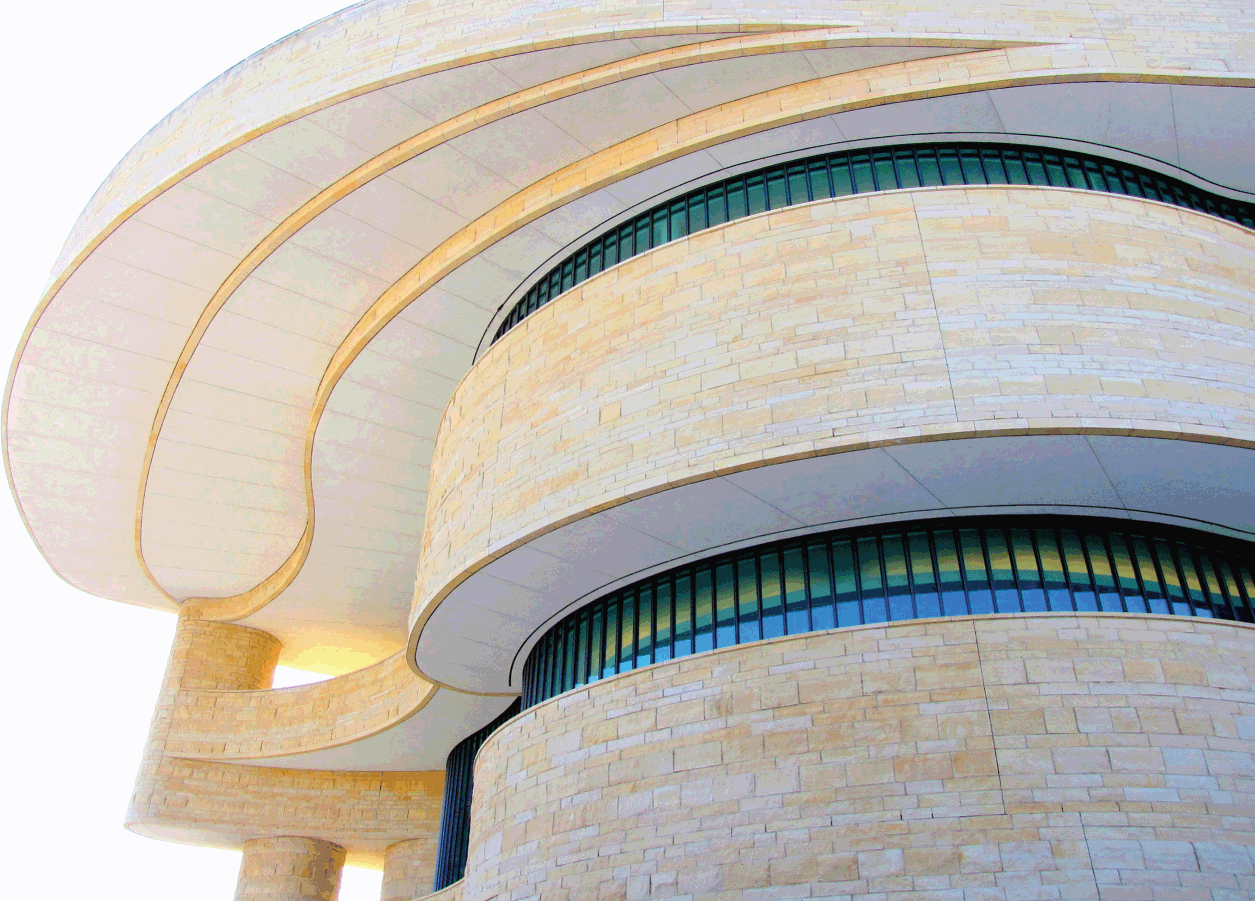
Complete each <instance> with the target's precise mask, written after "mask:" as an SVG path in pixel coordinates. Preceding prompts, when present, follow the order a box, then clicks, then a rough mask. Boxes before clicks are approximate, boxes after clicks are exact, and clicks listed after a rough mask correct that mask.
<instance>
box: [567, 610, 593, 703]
mask: <svg viewBox="0 0 1255 901" xmlns="http://www.w3.org/2000/svg"><path fill="white" fill-rule="evenodd" d="M590 618H591V612H590V611H588V610H582V611H580V619H579V625H578V626H577V627H576V630H575V640H574V641H572V642H571V646H572V648H573V650H574V651H575V678H574V679H573V680H572V683H571V687H572V688H575V687H576V686H580V685H583V684H584V683H586V682H587V681H588V644H589V642H588V632H589V628H590V626H591V622H590Z"/></svg>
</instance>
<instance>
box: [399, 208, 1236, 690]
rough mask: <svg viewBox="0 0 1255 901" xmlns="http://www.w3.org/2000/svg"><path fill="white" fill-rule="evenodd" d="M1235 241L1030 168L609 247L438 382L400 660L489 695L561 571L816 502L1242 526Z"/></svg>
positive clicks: (685, 548)
mask: <svg viewBox="0 0 1255 901" xmlns="http://www.w3.org/2000/svg"><path fill="white" fill-rule="evenodd" d="M864 223H866V224H864ZM1061 236H1066V237H1061ZM1253 266H1255V237H1253V236H1252V235H1250V234H1249V233H1247V232H1246V231H1245V230H1243V229H1240V228H1237V227H1235V226H1231V225H1228V224H1226V223H1223V222H1219V221H1208V218H1207V217H1204V216H1201V215H1199V214H1195V213H1191V212H1189V211H1182V210H1177V209H1175V208H1171V207H1167V206H1166V205H1163V204H1157V203H1151V202H1144V201H1134V200H1131V199H1127V198H1121V197H1112V196H1106V195H1103V196H1099V195H1095V194H1092V193H1089V192H1076V191H1068V190H1060V189H1044V188H1043V189H1000V188H979V189H977V188H969V189H948V188H944V189H927V190H916V191H904V192H897V193H892V194H883V195H872V196H865V197H862V198H858V199H850V198H847V199H845V200H841V201H835V202H834V201H826V202H822V203H814V204H810V205H808V206H805V207H796V208H791V209H788V210H783V211H781V212H779V213H769V214H763V215H760V216H758V217H753V218H751V219H746V220H740V222H738V223H733V224H731V225H728V226H723V227H721V228H719V229H715V230H712V231H709V232H704V233H701V234H700V235H697V236H694V237H691V238H687V239H683V240H681V241H680V242H677V243H676V244H673V245H667V246H665V247H663V248H660V249H659V250H656V251H651V252H650V253H647V254H645V255H643V256H641V257H636V258H634V259H633V260H631V261H629V262H627V263H624V264H620V265H619V266H617V267H615V268H614V269H611V270H609V271H607V272H606V273H603V274H602V275H599V276H597V277H596V278H594V279H591V280H590V281H588V282H586V283H584V285H582V286H581V287H579V288H577V289H575V290H573V291H571V292H570V293H569V294H567V295H565V296H564V297H563V298H561V299H559V300H558V301H556V302H555V303H553V304H550V305H548V306H547V307H545V308H544V309H543V310H540V311H538V312H537V313H535V314H533V315H532V316H531V317H529V318H528V319H527V320H525V321H524V323H523V324H522V325H521V326H520V327H519V328H518V329H516V330H515V331H514V332H512V333H511V335H510V336H507V338H506V339H504V340H503V341H501V342H500V343H499V344H498V345H496V347H494V349H493V351H492V352H490V353H489V354H487V355H485V357H484V358H483V359H482V360H481V361H480V363H479V364H478V365H477V366H476V368H475V369H474V370H473V371H472V373H471V375H470V376H469V377H468V378H467V379H466V380H464V382H463V383H462V384H461V385H460V386H459V388H458V391H457V393H456V394H455V397H454V399H453V401H452V402H451V403H450V405H449V408H448V410H447V411H446V415H445V419H444V422H443V424H442V432H441V440H440V444H439V445H438V448H437V456H436V459H435V461H434V464H433V483H432V490H431V495H430V500H429V506H428V524H427V530H426V533H425V545H424V553H423V557H422V562H421V563H420V570H419V580H418V590H417V593H416V598H415V607H414V616H413V626H412V630H411V638H410V645H411V649H413V650H414V652H415V655H416V658H417V666H418V668H419V670H420V672H423V673H424V674H425V675H426V676H427V677H428V678H430V679H432V680H433V681H435V682H437V683H438V684H444V685H450V686H455V687H458V688H459V689H462V690H466V689H472V690H477V691H486V690H497V691H504V690H506V689H507V687H509V686H511V685H514V684H516V681H515V679H512V678H511V677H510V666H511V664H510V661H511V659H513V658H514V655H515V651H516V650H517V649H518V648H519V647H520V645H522V644H523V643H524V642H525V641H526V640H527V637H528V635H529V634H531V630H532V628H534V627H535V626H538V625H539V624H540V623H541V622H543V621H545V620H546V619H548V617H549V616H551V615H552V614H554V613H555V612H557V611H558V610H560V609H561V608H562V607H564V606H566V605H567V604H568V603H571V602H573V601H575V600H577V599H578V598H579V597H583V596H586V595H587V594H589V593H591V592H596V591H601V590H604V589H605V588H607V587H610V586H613V585H615V584H617V582H618V581H619V580H621V579H625V578H627V577H628V576H629V575H630V574H635V575H639V574H641V573H644V572H649V571H652V570H653V569H654V568H656V567H660V566H661V565H663V563H664V562H674V561H677V560H684V559H689V558H691V556H692V555H701V554H703V553H704V552H707V551H712V550H714V549H715V548H717V547H719V548H724V547H727V546H728V545H729V544H730V543H731V544H735V543H736V542H741V541H747V540H749V539H752V538H756V537H762V536H767V535H780V536H782V537H783V535H785V534H790V533H793V532H798V531H807V530H814V529H817V528H819V527H821V526H824V525H827V526H829V527H831V526H832V524H834V523H835V524H841V523H855V522H859V521H864V520H867V519H869V518H905V517H908V516H913V517H920V516H928V515H937V514H939V513H947V514H951V515H953V514H955V513H959V512H976V511H979V510H989V509H993V508H996V509H999V510H1002V511H1007V512H1009V511H1011V510H1021V511H1026V510H1038V509H1049V510H1056V511H1060V512H1067V511H1073V512H1081V511H1088V512H1095V513H1099V512H1102V513H1108V514H1110V513H1114V514H1115V515H1117V516H1121V517H1128V516H1133V517H1134V518H1145V517H1151V518H1155V517H1162V518H1165V519H1172V520H1175V521H1178V522H1184V523H1189V524H1194V525H1199V524H1203V525H1204V527H1206V528H1212V529H1216V530H1220V531H1224V530H1229V531H1231V532H1233V533H1247V534H1249V533H1255V517H1253V515H1252V514H1251V512H1250V511H1249V509H1248V507H1249V505H1248V504H1246V503H1245V502H1244V501H1243V498H1247V497H1249V496H1250V495H1251V493H1252V492H1255V466H1253V465H1252V456H1251V449H1252V448H1255V396H1252V394H1251V389H1250V385H1251V384H1252V383H1253V382H1252V373H1251V366H1252V360H1253V358H1252V356H1251V353H1250V348H1251V347H1252V346H1255V319H1253V318H1252V300H1253V298H1252V295H1251V291H1250V287H1249V283H1248V282H1247V281H1246V279H1245V276H1244V273H1245V272H1246V271H1249V269H1250V268H1252V267H1253ZM725 269H726V271H725ZM1203 271H1205V272H1206V273H1207V274H1206V275H1205V276H1204V275H1200V274H1199V273H1200V272H1203ZM528 323H532V325H528ZM626 376H630V378H629V377H626ZM608 386H609V387H608ZM593 395H595V396H596V403H595V404H594V405H593V406H590V404H593V401H592V400H591V397H592V396H593ZM1204 398H1205V400H1204ZM1086 436H1094V437H1092V438H1091V437H1086ZM961 439H966V440H961ZM1164 439H1186V440H1164ZM1223 445H1229V446H1227V447H1225V446H1223ZM809 458H816V459H809ZM993 473H997V475H996V476H994V475H993ZM485 498H490V499H491V500H490V501H485ZM454 597H456V598H457V603H456V604H453V605H450V606H449V607H448V608H444V607H443V605H444V603H445V602H446V601H447V600H449V599H451V598H454ZM442 609H448V610H452V609H457V610H459V611H461V615H460V617H453V616H452V615H444V616H442V615H441V610H442ZM468 609H473V610H475V612H476V615H475V616H474V617H467V616H466V615H465V611H466V610H468ZM514 676H515V677H517V673H514Z"/></svg>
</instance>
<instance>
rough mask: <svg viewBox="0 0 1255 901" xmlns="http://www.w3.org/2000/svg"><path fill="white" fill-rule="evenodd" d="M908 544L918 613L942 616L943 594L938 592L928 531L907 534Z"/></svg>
mask: <svg viewBox="0 0 1255 901" xmlns="http://www.w3.org/2000/svg"><path fill="white" fill-rule="evenodd" d="M907 544H908V545H909V546H910V549H911V588H912V590H913V591H914V593H915V610H916V613H917V615H919V616H921V617H933V616H941V596H940V595H939V594H938V593H937V575H936V573H935V572H934V571H933V554H932V548H930V547H929V544H928V533H927V532H912V533H911V534H910V535H908V536H907Z"/></svg>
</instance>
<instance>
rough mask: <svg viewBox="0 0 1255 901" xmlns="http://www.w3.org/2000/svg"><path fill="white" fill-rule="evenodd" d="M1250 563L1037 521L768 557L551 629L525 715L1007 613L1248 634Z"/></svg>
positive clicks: (1084, 522) (1161, 532)
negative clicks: (1228, 628) (699, 672)
mask: <svg viewBox="0 0 1255 901" xmlns="http://www.w3.org/2000/svg"><path fill="white" fill-rule="evenodd" d="M1253 551H1255V546H1252V545H1251V544H1249V543H1246V542H1241V541H1237V540H1230V539H1217V538H1215V536H1209V535H1206V534H1205V533H1198V532H1189V531H1186V530H1180V529H1176V530H1174V529H1172V528H1170V527H1159V526H1150V525H1144V526H1137V527H1134V528H1128V527H1127V526H1126V525H1124V524H1118V525H1117V524H1115V523H1113V522H1111V521H1106V520H1092V519H1081V518H1072V519H1057V521H1056V522H1055V523H1053V524H1052V523H1051V522H1049V521H1043V518H1040V517H1039V518H1035V519H1027V518H1021V519H1001V518H990V519H986V520H968V521H964V522H961V523H952V524H947V525H944V526H943V525H934V526H928V525H925V524H920V523H912V524H903V525H901V526H885V527H882V528H879V529H876V530H862V531H856V532H849V531H846V532H833V533H827V534H824V535H818V536H808V537H806V538H804V539H800V540H799V539H791V540H786V541H781V542H774V543H769V544H765V545H762V546H759V547H756V548H750V549H746V550H742V551H737V552H734V553H731V554H725V555H721V556H717V557H714V558H711V559H710V560H706V561H703V562H702V563H699V564H696V565H689V566H685V567H682V568H680V569H678V570H675V571H672V572H670V573H664V574H662V575H661V576H657V577H654V578H652V579H650V580H647V581H646V582H644V583H641V584H639V585H634V586H628V587H626V588H623V589H621V590H619V591H617V592H614V593H612V594H611V595H609V596H607V597H606V598H603V599H600V600H598V601H594V602H593V603H592V605H589V606H586V607H585V608H582V609H581V610H577V611H574V612H572V613H571V614H569V615H568V616H567V617H565V618H564V619H563V620H560V621H559V622H558V623H557V624H555V626H554V627H552V628H551V629H550V630H549V631H548V632H547V633H546V634H545V635H544V636H542V638H541V639H540V641H539V642H538V643H537V644H536V646H535V647H534V648H533V650H532V652H531V653H530V654H529V655H528V658H527V660H526V662H525V665H524V671H523V694H524V701H525V706H531V705H533V704H536V703H539V702H540V701H542V700H544V699H546V698H549V697H553V696H554V695H556V694H560V693H561V692H563V691H566V690H569V689H570V688H572V687H577V686H579V685H584V684H588V683H590V682H595V681H598V680H599V679H603V678H607V677H609V676H612V675H614V674H615V673H625V672H629V671H631V670H633V669H637V668H639V667H642V666H647V665H649V664H650V663H651V662H662V661H665V660H668V659H679V658H682V657H686V656H689V655H691V654H693V653H700V652H702V651H707V650H711V649H712V648H716V647H717V648H724V647H731V646H733V645H736V644H742V643H747V642H752V641H757V640H759V638H760V636H763V637H766V638H772V637H776V636H778V635H780V634H789V635H794V634H805V633H806V632H810V631H812V630H814V631H822V630H823V629H828V628H833V627H834V626H836V627H846V626H854V625H870V624H876V623H883V622H887V621H893V622H900V621H903V620H906V619H917V618H932V617H935V616H939V615H940V616H956V615H967V614H968V613H969V612H970V613H975V614H983V613H994V612H998V613H1006V612H1014V611H1017V610H1024V611H1025V612H1027V613H1029V614H1032V613H1034V612H1044V611H1046V610H1053V611H1056V612H1059V611H1064V612H1070V611H1079V612H1081V613H1089V612H1095V613H1122V612H1126V611H1127V612H1128V613H1152V614H1171V615H1178V616H1201V617H1216V618H1219V619H1225V620H1237V621H1241V622H1252V621H1255V607H1253V606H1252V601H1253V600H1255V599H1253V598H1252V594H1255V579H1253V578H1252V575H1251V573H1252V570H1253V569H1255V567H1253V566H1252V563H1251V560H1252V559H1253V558H1255V553H1253ZM620 611H622V613H620ZM799 611H803V612H804V615H801V614H799ZM777 620H778V622H777ZM603 624H604V626H603ZM620 624H621V625H620Z"/></svg>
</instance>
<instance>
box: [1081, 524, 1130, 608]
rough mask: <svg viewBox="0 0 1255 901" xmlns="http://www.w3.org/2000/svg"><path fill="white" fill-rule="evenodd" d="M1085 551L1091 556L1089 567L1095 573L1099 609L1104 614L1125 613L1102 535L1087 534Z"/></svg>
mask: <svg viewBox="0 0 1255 901" xmlns="http://www.w3.org/2000/svg"><path fill="white" fill-rule="evenodd" d="M1085 551H1086V553H1088V554H1089V566H1090V569H1091V571H1092V572H1093V573H1094V589H1095V590H1096V591H1097V592H1098V609H1099V610H1101V611H1103V612H1104V613H1123V612H1124V605H1123V604H1122V603H1121V602H1120V591H1119V589H1118V588H1117V587H1116V575H1115V573H1114V572H1113V571H1112V569H1111V561H1110V560H1109V559H1108V557H1107V544H1106V542H1104V541H1103V539H1102V536H1101V535H1095V534H1094V533H1093V532H1086V533H1085Z"/></svg>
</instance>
